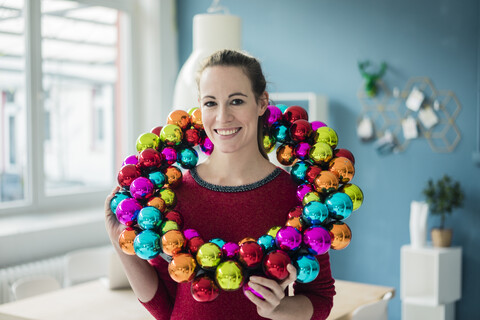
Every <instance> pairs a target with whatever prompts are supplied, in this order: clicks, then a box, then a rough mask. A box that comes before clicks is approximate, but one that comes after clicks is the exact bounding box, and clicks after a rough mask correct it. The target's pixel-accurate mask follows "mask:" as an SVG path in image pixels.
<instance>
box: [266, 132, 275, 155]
mask: <svg viewBox="0 0 480 320" xmlns="http://www.w3.org/2000/svg"><path fill="white" fill-rule="evenodd" d="M276 143H277V140H275V137H274V136H273V135H270V134H268V133H264V135H263V148H264V149H265V151H266V152H267V153H270V152H272V150H273V149H275V144H276Z"/></svg>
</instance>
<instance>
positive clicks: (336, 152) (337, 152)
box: [333, 148, 355, 165]
mask: <svg viewBox="0 0 480 320" xmlns="http://www.w3.org/2000/svg"><path fill="white" fill-rule="evenodd" d="M333 155H334V156H335V157H344V158H347V159H348V160H350V161H351V162H352V164H353V165H355V157H354V156H353V154H352V153H351V152H350V151H349V150H347V149H342V148H340V149H335V150H334V151H333Z"/></svg>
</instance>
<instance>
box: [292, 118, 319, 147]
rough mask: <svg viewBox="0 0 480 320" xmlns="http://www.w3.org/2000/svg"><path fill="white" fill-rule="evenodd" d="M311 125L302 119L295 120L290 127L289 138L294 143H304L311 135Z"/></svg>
mask: <svg viewBox="0 0 480 320" xmlns="http://www.w3.org/2000/svg"><path fill="white" fill-rule="evenodd" d="M312 132H313V131H312V125H311V124H310V122H308V121H307V120H304V119H299V120H296V121H295V122H293V123H292V126H291V127H290V137H292V140H293V141H295V142H302V141H306V140H307V139H308V138H310V136H311V135H312Z"/></svg>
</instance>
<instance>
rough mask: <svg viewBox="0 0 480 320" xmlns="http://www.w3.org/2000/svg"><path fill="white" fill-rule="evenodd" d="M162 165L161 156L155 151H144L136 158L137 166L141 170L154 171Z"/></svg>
mask: <svg viewBox="0 0 480 320" xmlns="http://www.w3.org/2000/svg"><path fill="white" fill-rule="evenodd" d="M161 164H162V154H161V153H160V152H158V151H157V150H155V149H145V150H143V151H142V152H140V155H139V156H138V166H139V167H140V168H141V169H155V168H158V167H160V165H161Z"/></svg>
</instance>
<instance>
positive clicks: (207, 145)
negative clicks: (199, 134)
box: [200, 137, 214, 156]
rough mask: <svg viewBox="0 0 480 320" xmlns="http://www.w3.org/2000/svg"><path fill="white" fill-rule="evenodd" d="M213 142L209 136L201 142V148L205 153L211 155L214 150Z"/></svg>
mask: <svg viewBox="0 0 480 320" xmlns="http://www.w3.org/2000/svg"><path fill="white" fill-rule="evenodd" d="M213 148H214V146H213V143H212V140H210V138H209V137H205V139H203V141H202V142H201V144H200V149H201V150H202V151H203V153H205V154H206V155H207V156H209V155H211V154H212V152H213Z"/></svg>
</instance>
